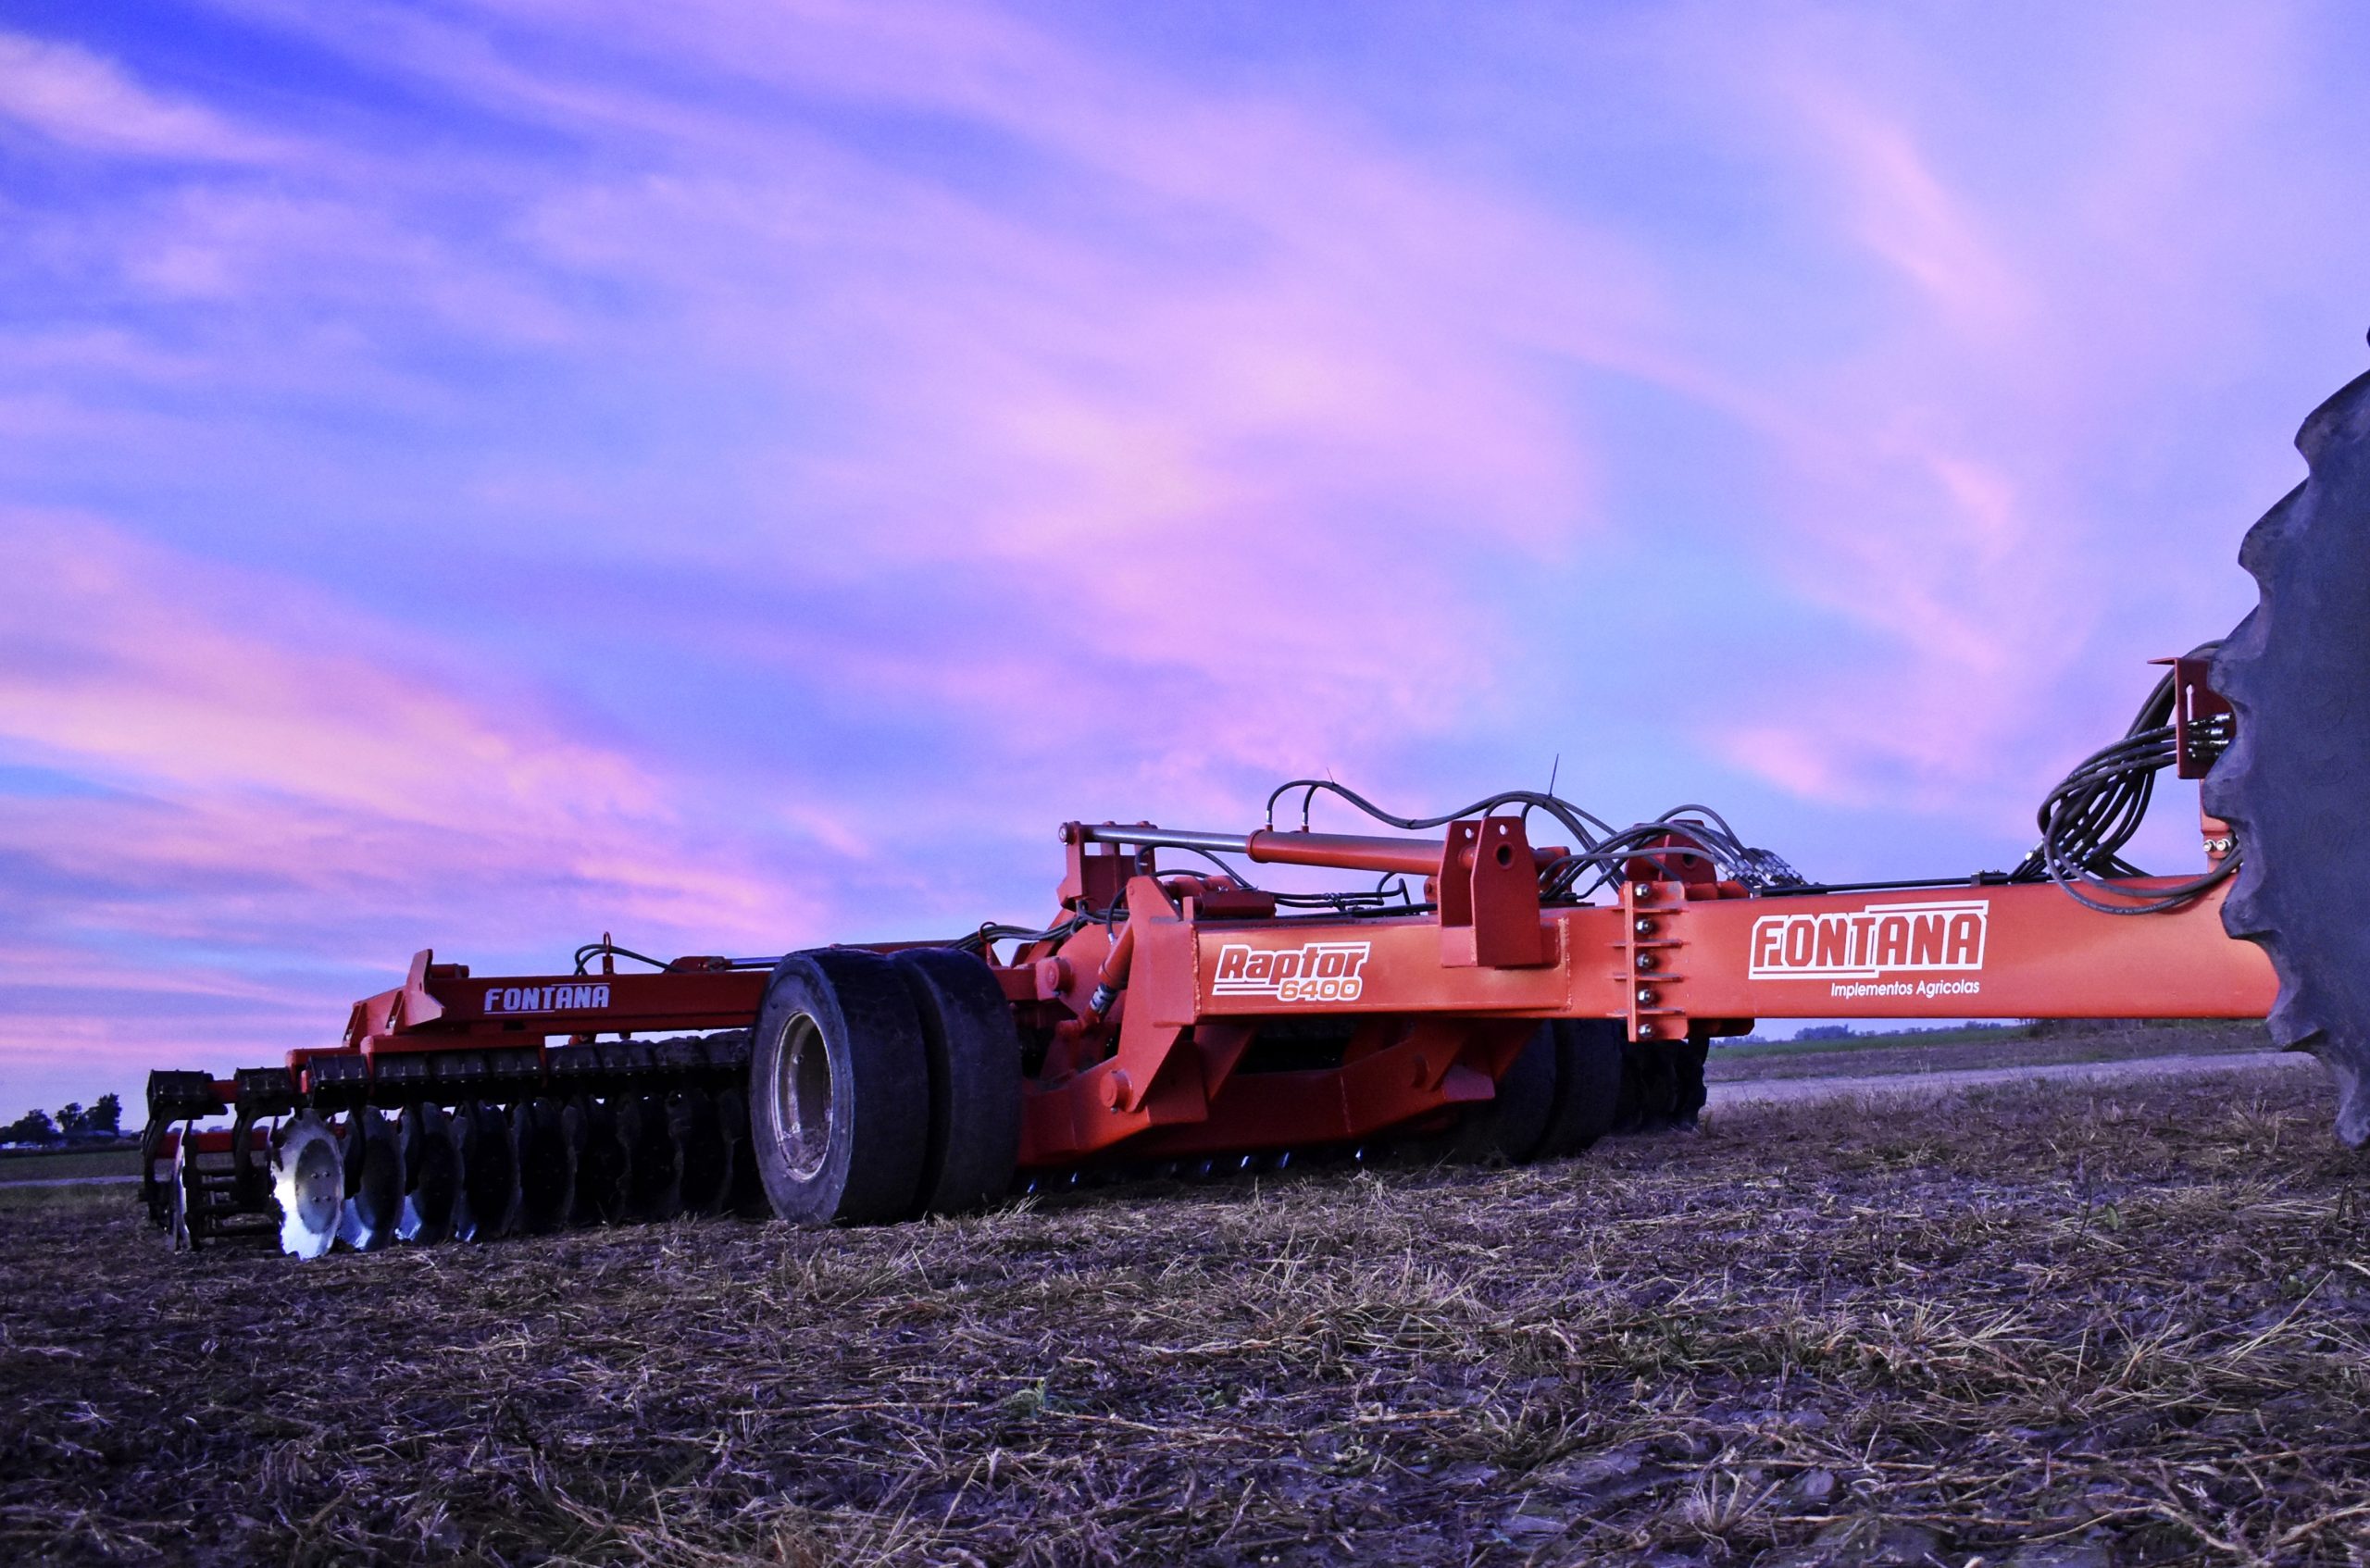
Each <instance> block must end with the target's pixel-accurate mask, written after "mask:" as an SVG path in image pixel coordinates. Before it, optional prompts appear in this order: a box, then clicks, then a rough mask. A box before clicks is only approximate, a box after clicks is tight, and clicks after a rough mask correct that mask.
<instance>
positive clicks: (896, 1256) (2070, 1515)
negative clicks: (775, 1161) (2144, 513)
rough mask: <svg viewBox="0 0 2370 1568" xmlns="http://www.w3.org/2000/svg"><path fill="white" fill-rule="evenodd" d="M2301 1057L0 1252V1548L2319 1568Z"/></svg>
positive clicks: (51, 1557)
mask: <svg viewBox="0 0 2370 1568" xmlns="http://www.w3.org/2000/svg"><path fill="white" fill-rule="evenodd" d="M2329 1114H2330V1095H2329V1091H2328V1089H2327V1085H2326V1082H2325V1081H2324V1079H2323V1077H2322V1076H2320V1075H2317V1074H2307V1073H2298V1074H2293V1075H2278V1076H2276V1077H2273V1076H2265V1077H2264V1079H2263V1080H2262V1081H2256V1080H2252V1079H2250V1080H2248V1081H2245V1082H2234V1081H2232V1080H2230V1079H2227V1078H2221V1079H2214V1080H2194V1081H2181V1080H2171V1081H2157V1082H2151V1083H2148V1084H2144V1085H2131V1086H2098V1085H2085V1084H2071V1085H2069V1084H2056V1085H2050V1086H2046V1087H2045V1088H2042V1087H2036V1088H2022V1087H2019V1088H2015V1089H1997V1090H1983V1091H1977V1093H1974V1094H1972V1095H1967V1096H1964V1097H1960V1098H1958V1099H1954V1100H1952V1101H1943V1102H1937V1103H1931V1104H1928V1103H1925V1102H1922V1101H1919V1102H1905V1103H1902V1104H1901V1105H1899V1106H1896V1107H1889V1108H1887V1109H1886V1110H1885V1111H1884V1112H1883V1113H1882V1114H1871V1113H1870V1112H1869V1110H1868V1109H1867V1108H1866V1107H1865V1106H1863V1105H1836V1104H1823V1105H1796V1106H1784V1107H1778V1106H1772V1107H1753V1108H1743V1109H1729V1110H1720V1111H1715V1113H1714V1114H1712V1115H1711V1116H1710V1117H1708V1118H1707V1119H1706V1122H1705V1126H1704V1130H1703V1132H1702V1133H1700V1134H1697V1135H1693V1136H1687V1137H1666V1138H1659V1139H1619V1140H1615V1141H1613V1142H1611V1143H1608V1144H1605V1145H1603V1146H1601V1147H1600V1148H1599V1149H1598V1150H1596V1151H1593V1152H1591V1153H1590V1155H1588V1156H1587V1157H1585V1158H1582V1159H1580V1160H1577V1161H1572V1162H1568V1163H1565V1164H1554V1165H1548V1166H1539V1167H1532V1168H1529V1169H1526V1170H1516V1171H1486V1170H1481V1171H1477V1170H1459V1169H1445V1168H1438V1167H1432V1166H1426V1165H1420V1164H1410V1165H1398V1166H1390V1167H1385V1168H1380V1169H1370V1170H1366V1171H1363V1172H1353V1171H1351V1170H1346V1169H1340V1168H1335V1169H1320V1170H1316V1171H1312V1172H1308V1173H1306V1174H1299V1173H1295V1174H1293V1175H1291V1176H1283V1177H1273V1176H1271V1177H1266V1178H1263V1179H1259V1180H1256V1181H1254V1180H1250V1179H1240V1180H1234V1181H1228V1182H1221V1183H1216V1184H1213V1185H1209V1186H1202V1187H1194V1186H1187V1185H1181V1184H1178V1183H1158V1182H1141V1183H1136V1184H1132V1185H1129V1186H1124V1187H1116V1188H1105V1189H1102V1190H1096V1191H1089V1192H1082V1193H1079V1194H1074V1195H1068V1196H1065V1197H1062V1198H1059V1199H1055V1200H1047V1201H1037V1202H1030V1203H1021V1204H1017V1205H1014V1206H1011V1207H1008V1208H1005V1209H1003V1210H1000V1211H998V1212H996V1213H991V1214H987V1215H983V1216H980V1217H978V1218H974V1219H967V1220H962V1221H956V1222H941V1223H933V1224H929V1225H914V1226H892V1227H886V1228H880V1229H872V1230H860V1231H838V1232H823V1233H817V1232H810V1231H796V1230H792V1229H789V1228H787V1227H784V1226H778V1225H765V1224H754V1223H736V1222H730V1221H710V1222H684V1223H679V1224H673V1225H666V1226H647V1227H638V1228H622V1229H616V1230H605V1231H583V1232H576V1233H572V1234H568V1235H564V1236H557V1237H549V1238H536V1239H521V1240H514V1241H508V1242H504V1243H501V1244H497V1245H493V1246H490V1247H483V1248H473V1247H463V1246H448V1247H441V1248H433V1249H425V1250H409V1249H405V1250H398V1251H392V1252H387V1253H381V1254H378V1255H374V1256H368V1257H356V1256H347V1255H339V1256H333V1257H330V1258H326V1259H323V1260H320V1261H319V1262H318V1263H310V1264H300V1263H293V1262H292V1261H290V1260H287V1259H284V1258H281V1257H279V1256H277V1255H275V1254H274V1253H272V1252H270V1251H268V1250H266V1249H265V1247H263V1246H262V1245H259V1244H248V1245H245V1246H238V1247H231V1246H224V1247H221V1248H218V1249H214V1250H209V1251H205V1252H201V1253H199V1254H198V1255H196V1256H195V1257H190V1256H175V1255H172V1254H169V1253H168V1252H167V1251H165V1249H164V1248H163V1247H162V1246H161V1245H160V1244H159V1242H158V1240H157V1238H156V1233H155V1232H154V1231H153V1230H150V1229H149V1228H148V1227H147V1226H144V1225H143V1224H142V1223H141V1222H140V1221H139V1220H138V1219H137V1218H136V1217H135V1216H134V1215H133V1213H132V1212H131V1205H130V1204H129V1203H128V1202H127V1203H125V1204H124V1205H122V1206H121V1208H120V1209H118V1210H116V1211H114V1212H113V1213H107V1214H98V1213H92V1214H89V1215H86V1214H82V1213H71V1214H69V1213H51V1212H28V1213H20V1214H15V1215H10V1216H8V1217H7V1218H6V1221H5V1222H0V1559H7V1560H15V1561H41V1562H51V1561H73V1562H81V1561H90V1562H134V1563H137V1562H191V1561H197V1562H287V1563H305V1564H326V1563H345V1562H511V1563H524V1562H583V1563H611V1562H617V1563H626V1562H631V1563H649V1564H660V1565H667V1568H673V1565H681V1568H706V1565H710V1564H714V1565H718V1568H721V1565H723V1564H727V1563H742V1562H771V1563H790V1564H800V1565H806V1568H821V1565H824V1564H830V1563H841V1562H853V1563H877V1564H890V1563H895V1564H904V1563H917V1564H942V1565H947V1568H953V1565H955V1564H966V1565H977V1564H987V1563H992V1564H996V1565H998V1568H1005V1565H1013V1568H1021V1565H1029V1568H1056V1565H1059V1568H1068V1565H1072V1564H1099V1563H1120V1562H1128V1563H1180V1564H1207V1565H1210V1568H1218V1565H1222V1564H1223V1565H1229V1568H1230V1565H1234V1564H1267V1563H1274V1564H1279V1565H1292V1568H1316V1565H1320V1564H1343V1565H1348V1564H1362V1563H1385V1564H1393V1563H1396V1564H1407V1565H1410V1568H1413V1565H1416V1564H1438V1563H1459V1564H1466V1565H1468V1568H1494V1565H1500V1564H1503V1565H1505V1568H1515V1565H1516V1564H1540V1565H1542V1568H1544V1565H1550V1564H1553V1565H1562V1564H1572V1563H1584V1562H1585V1563H1593V1562H1612V1563H1622V1564H1644V1563H1653V1564H1667V1565H1672V1568H1677V1565H1680V1564H1698V1563H1702V1564H1715V1565H1720V1568H1727V1565H1729V1564H1734V1565H1737V1568H1811V1565H1821V1568H1842V1565H1851V1568H1874V1565H1877V1564H1892V1565H1896V1568H1905V1565H1907V1564H1911V1563H1925V1564H1940V1565H1942V1568H1973V1565H1974V1564H1975V1563H1976V1562H1978V1561H1979V1562H1981V1563H1983V1564H1984V1565H1985V1568H2002V1565H2003V1564H2016V1565H2023V1568H2039V1565H2041V1564H2051V1565H2057V1568H2069V1565H2081V1568H2137V1565H2153V1564H2166V1565H2169V1564H2192V1563H2203V1562H2227V1563H2242V1562H2243V1563H2278V1564H2281V1565H2283V1568H2285V1565H2287V1564H2308V1565H2320V1564H2326V1565H2327V1568H2358V1565H2359V1564H2360V1563H2361V1562H2363V1561H2364V1558H2365V1556H2370V1512H2365V1511H2364V1507H2363V1503H2362V1500H2363V1499H2364V1497H2365V1496H2370V1439H2365V1437H2364V1426H2363V1411H2364V1405H2365V1402H2370V1381H2365V1374H2364V1367H2365V1366H2370V1341H2365V1338H2364V1325H2365V1324H2370V1273H2365V1272H2364V1262H2363V1260H2364V1258H2370V1204H2365V1203H2364V1201H2362V1195H2363V1191H2364V1185H2365V1183H2370V1163H2365V1161H2364V1159H2363V1158H2362V1157H2361V1156H2357V1155H2354V1154H2351V1153H2349V1152H2347V1151H2344V1150H2342V1149H2340V1148H2339V1147H2337V1145H2336V1144H2335V1142H2334V1140H2333V1139H2331V1138H2330V1136H2329Z"/></svg>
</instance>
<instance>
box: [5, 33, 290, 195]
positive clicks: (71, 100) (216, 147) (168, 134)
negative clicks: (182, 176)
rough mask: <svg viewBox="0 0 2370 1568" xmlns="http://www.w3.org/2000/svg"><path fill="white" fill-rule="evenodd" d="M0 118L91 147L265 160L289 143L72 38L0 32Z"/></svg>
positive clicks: (210, 159)
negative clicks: (172, 91)
mask: <svg viewBox="0 0 2370 1568" xmlns="http://www.w3.org/2000/svg"><path fill="white" fill-rule="evenodd" d="M0 120H5V121H13V122H15V123H16V124H18V125H19V126H22V127H24V128H26V129H28V130H31V131H37V132H39V133H40V134H42V135H44V136H46V137H49V138H51V139H53V140H55V141H57V142H61V143H65V144H66V145H68V146H70V147H75V148H79V149H82V150H85V151H89V152H95V153H104V154H109V155H114V156H133V157H143V158H161V159H170V160H185V161H190V162H199V163H228V164H268V163H271V162H275V161H277V160H278V159H280V158H281V157H282V156H285V155H286V153H287V152H288V150H289V148H288V144H287V143H283V142H281V141H280V140H279V139H277V138H275V137H271V136H266V135H261V134H258V133H256V132H255V131H249V130H245V129H243V128H242V127H241V126H239V125H238V124H237V123H236V122H235V121H233V120H232V119H231V118H227V117H225V116H223V115H220V114H218V113H217V112H215V111H214V110H212V109H210V108H208V107H206V106H205V105H203V104H198V103H192V102H190V101H188V100H186V99H182V98H176V97H173V96H169V95H168V94H165V93H156V92H154V91H152V90H150V89H148V88H145V87H143V86H142V85H141V84H140V83H139V82H138V81H134V80H133V79H132V78H131V76H130V75H128V74H127V73H126V72H125V71H124V70H123V69H122V68H120V67H118V65H117V64H116V63H115V62H114V61H113V60H110V59H107V58H106V57H105V56H99V55H94V54H93V53H91V52H90V51H88V50H85V49H81V48H78V47H77V46H75V45H74V44H66V43H60V42H57V41H55V40H50V39H41V38H31V37H27V36H25V35H24V34H22V33H12V32H0Z"/></svg>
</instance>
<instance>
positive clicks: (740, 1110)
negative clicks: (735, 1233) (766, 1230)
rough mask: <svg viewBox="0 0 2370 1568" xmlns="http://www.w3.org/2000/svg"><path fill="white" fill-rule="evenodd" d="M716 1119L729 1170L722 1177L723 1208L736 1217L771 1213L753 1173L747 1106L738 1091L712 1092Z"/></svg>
mask: <svg viewBox="0 0 2370 1568" xmlns="http://www.w3.org/2000/svg"><path fill="white" fill-rule="evenodd" d="M716 1118H717V1126H720V1127H721V1128H722V1129H723V1132H724V1143H725V1155H726V1159H727V1162H728V1164H730V1167H731V1169H730V1174H729V1175H727V1176H726V1177H725V1197H724V1203H725V1207H726V1208H728V1209H730V1210H731V1212H732V1213H736V1214H748V1215H752V1216H759V1217H762V1216H764V1215H767V1214H770V1213H773V1205H772V1204H771V1203H769V1202H767V1200H766V1182H765V1177H764V1176H761V1175H759V1174H758V1170H757V1146H756V1145H755V1144H754V1143H752V1142H750V1141H749V1102H748V1101H747V1099H746V1098H744V1097H743V1096H742V1092H741V1091H740V1090H739V1089H717V1091H716Z"/></svg>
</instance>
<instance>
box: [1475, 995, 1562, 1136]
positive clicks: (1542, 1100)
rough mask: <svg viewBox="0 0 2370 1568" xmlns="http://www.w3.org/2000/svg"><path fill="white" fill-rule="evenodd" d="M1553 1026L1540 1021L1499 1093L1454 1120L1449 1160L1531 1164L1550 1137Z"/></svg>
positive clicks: (1553, 1085) (1554, 1056)
mask: <svg viewBox="0 0 2370 1568" xmlns="http://www.w3.org/2000/svg"><path fill="white" fill-rule="evenodd" d="M1557 1065H1558V1064H1557V1062H1556V1048H1555V1027H1554V1025H1553V1024H1552V1023H1548V1024H1541V1025H1540V1026H1539V1027H1538V1028H1537V1029H1535V1030H1533V1031H1532V1032H1531V1036H1530V1039H1528V1041H1526V1042H1525V1043H1524V1045H1523V1048H1522V1052H1521V1054H1520V1055H1518V1056H1516V1058H1515V1059H1514V1062H1513V1064H1512V1065H1510V1066H1508V1067H1507V1068H1506V1074H1505V1076H1503V1077H1502V1078H1500V1079H1499V1080H1498V1097H1497V1098H1496V1099H1494V1100H1492V1101H1490V1102H1489V1103H1488V1104H1486V1105H1476V1106H1474V1107H1473V1108H1472V1109H1471V1110H1469V1111H1467V1112H1466V1113H1465V1116H1464V1119H1462V1120H1461V1121H1459V1122H1458V1123H1457V1124H1456V1131H1455V1133H1454V1134H1453V1137H1452V1139H1451V1140H1450V1144H1449V1158H1450V1159H1452V1160H1454V1161H1457V1162H1459V1163H1461V1164H1486V1163H1489V1162H1492V1161H1503V1162H1504V1163H1505V1164H1510V1165H1525V1164H1529V1163H1530V1162H1531V1161H1532V1160H1533V1159H1535V1158H1537V1157H1538V1154H1539V1146H1540V1140H1541V1139H1543V1138H1545V1137H1546V1136H1547V1119H1548V1115H1549V1114H1550V1112H1551V1111H1552V1110H1553V1106H1554V1102H1555V1077H1556V1068H1557Z"/></svg>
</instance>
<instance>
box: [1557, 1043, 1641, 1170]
mask: <svg viewBox="0 0 2370 1568" xmlns="http://www.w3.org/2000/svg"><path fill="white" fill-rule="evenodd" d="M1554 1027H1555V1098H1554V1102H1553V1105H1551V1106H1550V1107H1549V1109H1548V1113H1547V1130H1546V1132H1545V1133H1544V1134H1543V1135H1541V1138H1540V1140H1539V1151H1538V1153H1537V1155H1536V1156H1534V1157H1535V1158H1537V1159H1541V1160H1568V1159H1570V1158H1572V1157H1573V1156H1574V1155H1576V1154H1579V1153H1582V1152H1584V1151H1587V1150H1588V1149H1590V1147H1591V1146H1593V1145H1594V1144H1595V1142H1596V1140H1597V1139H1601V1138H1603V1136H1604V1135H1605V1134H1606V1133H1609V1132H1611V1131H1612V1130H1613V1123H1614V1118H1615V1116H1617V1115H1618V1114H1620V1111H1621V1046H1622V1039H1623V1036H1624V1035H1625V1034H1626V1032H1627V1031H1626V1030H1624V1029H1623V1027H1622V1026H1621V1024H1620V1021H1619V1020H1617V1019H1614V1018H1559V1019H1557V1020H1556V1021H1555V1026H1554Z"/></svg>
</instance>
